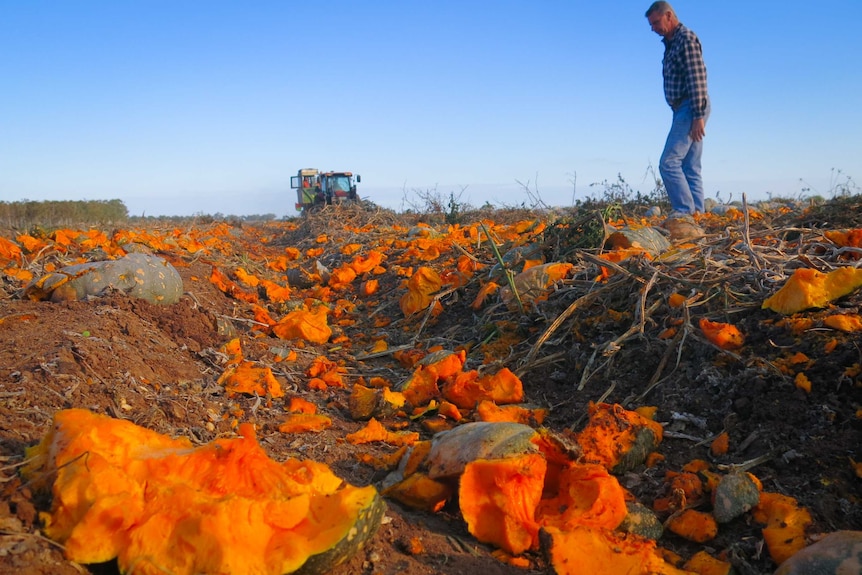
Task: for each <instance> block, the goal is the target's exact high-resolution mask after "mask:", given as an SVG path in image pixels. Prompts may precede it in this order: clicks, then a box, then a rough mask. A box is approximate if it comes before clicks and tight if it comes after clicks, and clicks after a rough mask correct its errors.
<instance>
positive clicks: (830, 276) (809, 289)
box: [761, 267, 862, 315]
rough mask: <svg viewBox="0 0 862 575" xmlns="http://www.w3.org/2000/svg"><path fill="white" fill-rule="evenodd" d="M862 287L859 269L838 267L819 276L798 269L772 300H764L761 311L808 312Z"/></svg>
mask: <svg viewBox="0 0 862 575" xmlns="http://www.w3.org/2000/svg"><path fill="white" fill-rule="evenodd" d="M860 286H862V268H851V267H842V268H838V269H835V270H832V271H831V272H829V273H823V272H820V271H818V270H815V269H811V268H800V269H797V270H796V271H794V272H793V275H792V276H790V279H789V280H787V282H786V283H785V284H784V285H783V286H782V287H781V289H779V290H778V291H777V292H775V293H774V294H772V296H770V297H768V298H766V300H765V301H764V302H763V305H762V306H761V307H762V308H763V309H771V310H772V311H775V312H778V313H783V314H785V315H791V314H794V313H796V312H800V311H803V310H806V309H809V308H820V307H826V305H827V304H829V302H831V301H834V300H836V299H838V298H840V297H844V296H845V295H848V294H850V293H852V292H854V291H855V290H856V289H858V288H859V287H860Z"/></svg>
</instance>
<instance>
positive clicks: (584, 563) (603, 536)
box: [539, 526, 691, 575]
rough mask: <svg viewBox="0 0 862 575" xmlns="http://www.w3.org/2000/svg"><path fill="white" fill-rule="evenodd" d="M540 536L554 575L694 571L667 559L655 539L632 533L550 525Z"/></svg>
mask: <svg viewBox="0 0 862 575" xmlns="http://www.w3.org/2000/svg"><path fill="white" fill-rule="evenodd" d="M539 538H540V540H541V546H542V549H543V550H544V553H545V555H546V556H547V558H548V563H549V564H550V567H551V571H552V573H554V574H555V575H582V574H585V573H596V574H598V573H607V574H611V573H625V574H626V575H691V573H690V572H689V571H682V570H680V569H677V568H676V567H674V566H673V565H671V564H670V563H668V562H666V561H665V560H664V558H663V557H662V556H661V553H660V552H659V550H658V549H657V548H656V543H655V541H652V540H651V539H644V538H643V537H638V536H637V535H634V534H632V533H622V532H620V531H611V530H608V529H590V528H588V527H582V526H578V527H575V528H574V529H571V530H566V531H563V530H561V529H557V528H555V527H548V528H544V529H542V530H540V532H539Z"/></svg>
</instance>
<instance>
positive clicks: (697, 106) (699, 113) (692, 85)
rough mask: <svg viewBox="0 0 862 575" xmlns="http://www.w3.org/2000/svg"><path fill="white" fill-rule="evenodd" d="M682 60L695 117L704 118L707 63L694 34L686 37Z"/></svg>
mask: <svg viewBox="0 0 862 575" xmlns="http://www.w3.org/2000/svg"><path fill="white" fill-rule="evenodd" d="M682 61H683V65H684V66H685V72H686V74H685V78H686V82H687V84H688V86H687V87H688V94H689V97H690V98H691V107H692V112H693V115H694V118H695V119H698V118H700V119H703V117H704V116H705V115H706V104H707V98H708V96H707V90H706V65H705V64H704V63H703V50H702V48H701V46H700V41H699V40H698V39H697V37H696V36H694V35H693V34H692V35H691V36H690V37H688V38H686V42H685V44H684V45H683V50H682Z"/></svg>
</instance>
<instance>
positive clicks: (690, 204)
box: [658, 100, 710, 214]
mask: <svg viewBox="0 0 862 575" xmlns="http://www.w3.org/2000/svg"><path fill="white" fill-rule="evenodd" d="M709 112H710V106H709V104H707V106H706V119H709ZM691 120H692V113H691V100H684V101H683V102H682V104H680V106H679V108H677V109H676V110H674V112H673V123H672V124H671V126H670V133H669V134H668V135H667V141H666V142H665V145H664V151H663V152H662V154H661V160H659V164H658V171H659V173H660V174H661V178H662V181H663V182H664V187H665V190H667V197H668V199H669V200H670V207H671V209H672V210H673V211H675V212H685V213H689V214H691V213H694V212H702V211H704V207H703V200H704V196H703V178H702V177H701V175H700V157H701V155H702V154H703V140H701V141H700V142H695V141H694V140H692V139H691V137H690V136H689V135H688V134H689V131H690V130H691Z"/></svg>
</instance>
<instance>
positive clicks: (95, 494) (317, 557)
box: [22, 409, 385, 575]
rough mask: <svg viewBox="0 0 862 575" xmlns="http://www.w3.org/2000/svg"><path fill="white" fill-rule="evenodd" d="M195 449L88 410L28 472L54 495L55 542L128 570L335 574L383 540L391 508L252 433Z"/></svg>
mask: <svg viewBox="0 0 862 575" xmlns="http://www.w3.org/2000/svg"><path fill="white" fill-rule="evenodd" d="M240 433H241V435H242V436H241V437H239V438H236V439H218V440H215V441H213V442H211V443H209V444H206V445H203V446H201V447H193V446H192V444H191V442H190V441H189V440H188V439H185V438H180V439H172V438H169V437H167V436H164V435H161V434H158V433H156V432H154V431H151V430H148V429H145V428H142V427H138V426H136V425H134V424H133V423H131V422H129V421H125V420H119V419H112V418H110V417H108V416H105V415H98V414H94V413H92V412H90V411H88V410H84V409H69V410H64V411H59V412H57V413H56V414H55V415H54V424H53V426H52V427H51V429H50V430H49V431H48V433H46V435H45V436H44V437H43V438H42V441H41V442H40V443H39V444H38V445H37V446H35V447H33V448H31V449H30V450H28V454H27V455H28V457H29V458H31V462H30V463H29V464H28V465H27V466H26V467H25V468H24V469H23V470H22V473H23V474H24V475H25V476H26V477H27V478H28V479H31V480H32V481H33V482H34V483H33V484H34V485H35V486H36V487H40V486H41V487H42V488H47V487H48V485H47V484H46V482H47V481H49V480H53V484H52V485H50V487H51V490H52V494H53V502H52V507H51V511H50V513H46V514H44V516H43V520H44V521H45V528H44V532H45V534H46V535H47V536H48V537H50V538H51V539H54V540H55V541H57V542H59V543H60V544H62V545H63V546H64V549H65V554H66V557H67V558H68V559H69V560H72V561H76V562H78V563H100V562H104V561H109V560H112V559H114V558H116V559H117V565H118V567H119V570H120V572H122V573H131V572H134V573H135V574H136V575H149V574H153V575H156V574H159V575H162V574H164V573H173V574H176V575H179V574H189V575H191V574H198V573H201V574H205V573H206V574H208V573H212V574H215V573H231V574H234V575H242V574H251V573H254V574H272V575H277V574H283V573H295V572H302V573H307V574H319V573H325V572H327V571H329V570H330V569H332V568H333V567H334V566H335V565H338V564H340V563H341V562H343V561H345V560H346V559H348V558H349V557H351V556H352V555H353V554H354V553H355V552H356V551H357V550H358V549H360V548H361V547H362V546H363V545H364V544H365V543H366V542H367V541H368V540H369V539H370V538H371V537H372V536H373V535H374V533H375V532H376V530H377V528H378V526H379V525H380V522H381V520H382V518H383V514H384V510H385V504H384V503H383V502H382V499H381V498H380V497H379V495H378V493H377V490H376V489H375V488H374V487H372V486H369V487H361V488H360V487H354V486H351V485H348V484H346V483H344V482H343V481H342V480H341V479H340V478H339V477H337V476H336V475H335V474H334V473H333V472H332V471H331V470H330V469H329V468H328V467H327V466H326V465H324V464H321V463H316V462H313V461H300V460H297V459H288V460H287V461H285V462H283V463H278V462H276V461H274V460H272V459H270V458H269V457H268V456H267V455H266V453H265V452H264V451H263V449H262V448H261V447H260V445H259V444H258V442H257V440H256V438H255V432H254V428H253V427H252V426H251V425H250V424H242V425H240Z"/></svg>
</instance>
